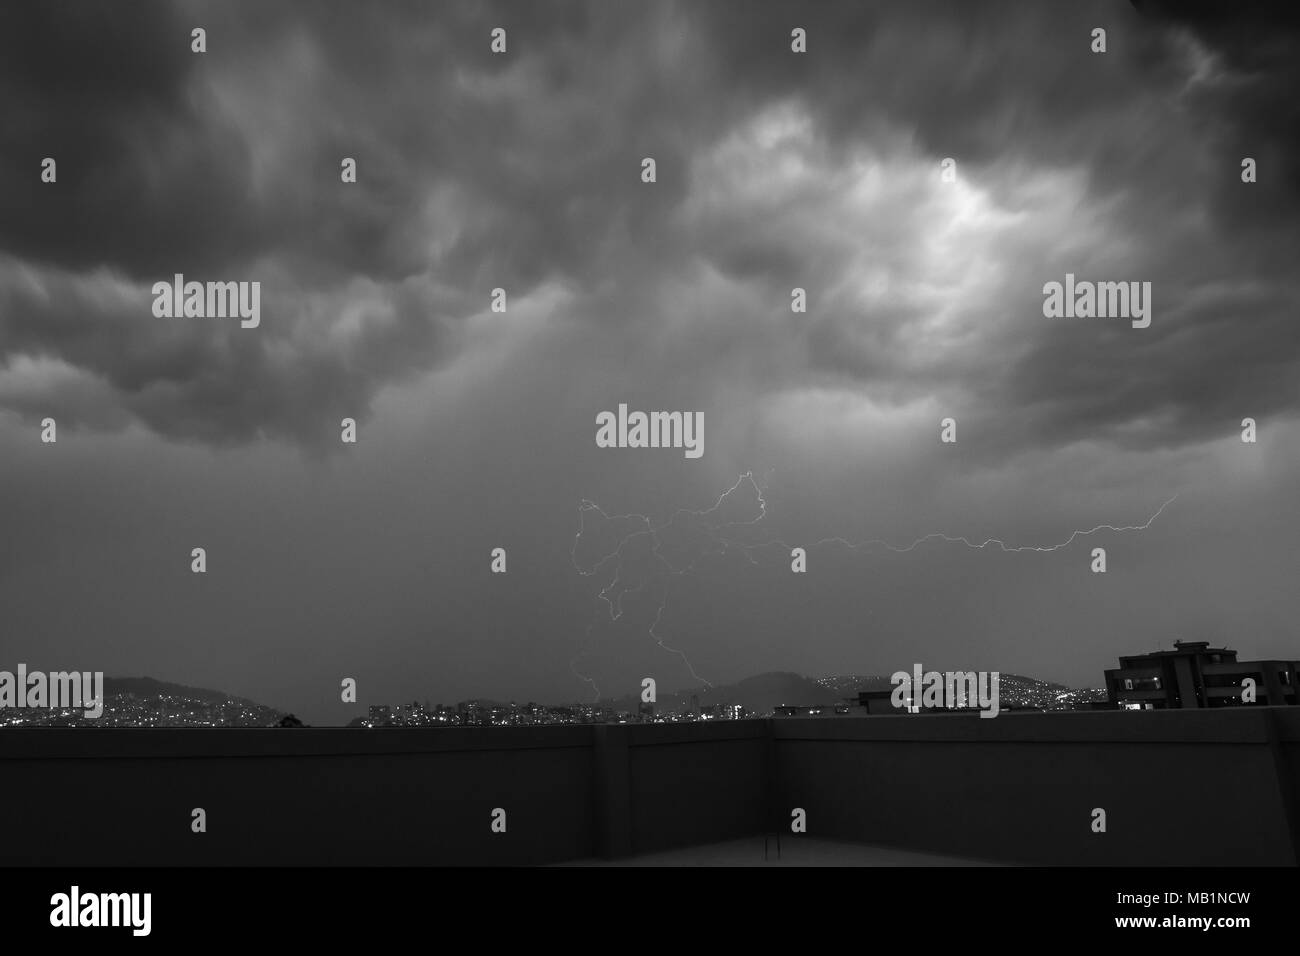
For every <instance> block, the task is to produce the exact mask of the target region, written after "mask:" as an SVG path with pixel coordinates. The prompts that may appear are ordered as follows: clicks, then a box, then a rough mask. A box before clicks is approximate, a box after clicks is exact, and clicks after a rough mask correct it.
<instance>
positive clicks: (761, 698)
mask: <svg viewBox="0 0 1300 956" xmlns="http://www.w3.org/2000/svg"><path fill="white" fill-rule="evenodd" d="M931 669H933V670H939V668H937V667H936V668H929V667H927V668H926V670H931ZM892 687H893V685H892V684H891V683H890V680H889V678H888V677H887V676H883V675H879V674H862V675H858V674H839V675H835V676H832V677H821V678H817V679H816V680H814V679H813V678H810V677H804V676H802V675H800V674H794V673H789V672H772V673H766V674H758V675H757V676H754V677H747V678H745V679H744V680H742V681H739V682H737V683H735V684H721V685H717V686H715V687H712V688H701V689H700V690H685V691H680V692H678V693H664V692H663V691H662V690H661V691H659V693H658V700H657V701H656V702H655V709H656V710H659V711H662V712H673V711H676V712H678V713H681V712H684V711H686V710H689V709H691V698H692V697H697V698H698V699H699V704H700V706H701V707H708V706H710V705H715V704H740V705H741V706H743V707H744V708H745V710H747V711H750V712H753V713H756V714H760V715H763V714H768V713H771V712H772V711H773V709H774V708H776V707H777V706H778V705H780V704H794V705H795V706H809V705H813V704H837V703H840V702H842V701H845V700H850V701H854V702H856V700H857V696H858V694H860V693H862V692H863V691H869V690H877V691H879V690H890V689H892ZM1069 690H1070V688H1068V687H1066V686H1065V685H1063V684H1054V683H1051V682H1050V681H1042V680H1038V679H1037V678H1035V677H1025V676H1024V675H1021V674H999V675H998V700H999V701H1000V702H1001V704H1002V706H1004V707H1010V706H1017V707H1047V706H1050V705H1052V704H1053V703H1054V702H1055V700H1056V698H1057V696H1058V695H1060V694H1063V693H1066V692H1067V691H1069ZM639 703H640V697H639V696H638V695H631V694H629V695H627V696H625V697H619V698H616V699H614V700H612V701H606V702H604V704H605V706H607V707H610V708H612V709H614V710H617V711H628V712H635V711H636V709H637V705H638V704H639Z"/></svg>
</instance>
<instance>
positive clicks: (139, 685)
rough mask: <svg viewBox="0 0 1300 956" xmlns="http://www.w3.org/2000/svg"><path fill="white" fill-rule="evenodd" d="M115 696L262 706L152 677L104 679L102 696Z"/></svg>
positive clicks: (241, 698)
mask: <svg viewBox="0 0 1300 956" xmlns="http://www.w3.org/2000/svg"><path fill="white" fill-rule="evenodd" d="M117 694H134V695H135V696H136V697H184V698H185V699H187V700H201V701H204V702H206V703H209V704H220V703H224V702H225V701H228V700H233V701H237V702H239V703H241V704H248V705H249V706H252V707H262V706H264V705H262V704H259V703H257V702H256V701H252V700H249V699H248V698H246V697H235V696H234V695H232V694H227V693H226V692H225V691H220V690H209V689H208V688H206V687H187V686H186V685H184V684H172V683H170V682H168V681H161V680H155V679H154V678H152V677H105V678H104V696H105V697H112V696H115V695H117ZM267 709H268V710H270V709H274V708H267Z"/></svg>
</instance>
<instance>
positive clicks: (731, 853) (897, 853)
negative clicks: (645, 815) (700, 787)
mask: <svg viewBox="0 0 1300 956" xmlns="http://www.w3.org/2000/svg"><path fill="white" fill-rule="evenodd" d="M767 850H768V858H767V859H766V860H764V859H763V837H761V836H755V837H744V838H743V839H740V840H728V841H726V842H724V843H707V844H704V845H703V846H691V847H683V848H682V849H679V850H669V851H666V852H664V853H648V854H645V855H642V856H633V857H628V858H626V859H621V860H598V859H587V860H573V861H570V862H568V863H562V864H559V865H561V866H999V865H1002V864H998V863H990V862H987V861H984V860H970V859H964V858H961V857H951V856H939V855H936V854H933V853H918V852H916V851H914V850H900V849H897V848H895V847H883V846H872V845H870V844H866V843H848V842H844V841H840V840H823V839H818V838H816V837H807V836H793V835H792V836H783V837H782V838H781V856H780V859H778V858H777V854H776V838H775V837H770V838H768V846H767Z"/></svg>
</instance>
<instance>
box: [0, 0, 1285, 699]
mask: <svg viewBox="0 0 1300 956" xmlns="http://www.w3.org/2000/svg"><path fill="white" fill-rule="evenodd" d="M990 6H992V5H982V6H981V11H980V16H978V17H975V16H972V15H969V11H968V4H966V3H964V2H959V0H953V2H950V3H946V4H937V3H914V2H899V3H885V4H874V3H873V4H864V3H860V2H856V0H855V2H846V3H830V2H824V3H816V4H808V3H800V2H789V3H776V2H766V0H763V2H746V3H743V4H742V3H719V2H698V3H697V2H679V3H657V2H656V3H623V2H609V0H592V2H590V3H573V4H559V3H547V4H545V5H539V4H524V3H497V4H492V3H482V2H473V3H468V2H467V3H438V4H428V3H420V4H416V3H389V2H384V3H376V4H367V5H366V9H365V16H364V17H361V16H359V15H357V14H356V13H355V11H356V10H357V7H356V5H355V4H345V3H306V2H288V3H275V4H265V3H255V2H238V3H219V4H218V3H210V4H169V5H166V6H164V5H160V4H153V3H131V4H114V5H111V6H110V5H106V4H90V3H84V4H79V3H78V4H43V5H35V4H23V5H21V6H19V5H13V6H8V7H4V8H3V9H2V10H0V115H2V116H3V117H4V122H3V124H0V527H2V528H3V532H2V533H0V541H2V542H3V543H2V544H0V668H8V669H13V667H14V665H15V664H16V663H18V662H25V663H26V664H27V665H28V666H29V667H32V668H43V669H46V670H61V669H78V670H102V671H104V672H105V673H107V674H109V675H120V676H135V675H148V676H152V677H155V678H159V679H162V680H168V681H176V682H179V683H183V684H191V685H197V686H201V687H212V688H220V689H223V690H226V691H229V692H231V693H233V694H238V695H241V696H245V697H249V698H252V699H254V700H257V701H259V702H262V703H265V704H267V705H270V706H272V707H277V708H280V709H283V710H291V711H293V712H295V713H297V714H298V715H300V716H301V717H303V718H304V719H306V720H308V721H311V722H315V723H321V724H325V723H345V722H347V721H348V720H349V719H351V718H352V717H355V716H358V715H360V714H362V713H363V712H364V711H365V708H366V706H367V705H369V704H384V703H398V702H400V701H410V700H413V699H419V700H421V701H423V700H425V699H426V698H427V699H429V700H432V701H442V702H452V701H455V700H457V699H462V698H468V697H476V696H482V697H489V698H494V699H498V700H511V699H514V700H519V701H524V700H537V701H548V702H564V701H571V700H592V699H594V698H596V697H597V696H602V697H614V696H620V695H626V694H628V693H630V692H632V691H634V690H635V689H636V687H637V686H638V684H639V681H640V680H641V678H642V677H644V676H653V677H655V678H656V680H657V682H658V684H659V686H660V688H661V689H663V690H664V691H672V690H688V689H690V688H691V687H702V686H705V684H706V683H707V682H712V683H723V682H730V681H736V680H739V679H741V678H745V677H748V676H750V675H754V674H758V673H761V672H764V671H772V670H782V671H795V672H798V673H801V674H806V675H810V676H822V675H828V674H889V673H891V672H893V671H896V670H900V669H905V670H910V669H911V667H912V665H913V663H914V662H920V663H923V664H924V665H925V666H926V667H930V666H934V667H940V668H950V667H963V668H976V669H987V670H999V671H1003V672H1011V673H1017V674H1027V675H1032V676H1034V677H1038V678H1042V679H1044V680H1052V681H1058V682H1061V683H1065V684H1068V685H1071V686H1076V687H1077V686H1094V687H1095V686H1100V685H1101V683H1102V671H1103V669H1104V668H1106V667H1114V666H1115V663H1116V658H1117V657H1118V655H1120V654H1127V653H1140V652H1143V651H1149V650H1154V649H1156V648H1158V647H1161V646H1164V647H1168V646H1169V645H1170V644H1171V643H1172V642H1173V641H1174V640H1176V639H1185V640H1208V641H1211V642H1213V643H1216V644H1217V643H1222V644H1226V645H1227V646H1228V647H1232V648H1236V649H1237V650H1238V651H1240V652H1241V654H1242V656H1243V658H1248V659H1251V660H1255V659H1268V658H1276V657H1287V658H1292V659H1293V658H1294V657H1295V656H1296V655H1295V647H1296V620H1297V616H1298V614H1300V589H1297V588H1296V580H1297V577H1298V575H1297V570H1298V568H1297V564H1298V561H1300V547H1298V546H1297V542H1298V541H1300V509H1297V507H1296V504H1295V493H1296V488H1297V486H1300V386H1298V385H1297V382H1300V376H1298V374H1297V373H1298V372H1300V314H1298V313H1297V304H1298V303H1300V273H1297V270H1296V267H1295V264H1296V262H1297V261H1300V234H1298V233H1297V230H1296V227H1295V222H1296V216H1297V213H1298V212H1300V209H1298V208H1297V207H1298V206H1300V168H1297V165H1296V159H1295V157H1296V151H1295V147H1296V139H1297V131H1298V130H1300V105H1298V103H1300V101H1297V99H1296V98H1295V91H1296V89H1297V88H1298V87H1300V83H1298V82H1297V81H1298V80H1300V76H1297V74H1298V73H1300V67H1297V62H1296V60H1295V59H1294V56H1293V54H1292V51H1293V50H1294V48H1295V41H1296V33H1297V29H1296V18H1295V16H1294V15H1292V19H1291V21H1290V24H1289V25H1288V23H1287V22H1279V21H1278V20H1277V19H1269V20H1267V21H1265V20H1264V19H1257V18H1255V17H1254V16H1253V14H1252V12H1251V11H1252V9H1253V8H1252V7H1251V6H1250V5H1246V6H1244V7H1243V8H1242V12H1241V13H1240V15H1239V16H1238V17H1237V18H1235V19H1234V20H1233V22H1232V23H1231V24H1224V23H1217V22H1214V21H1212V20H1203V19H1198V18H1197V17H1195V16H1192V15H1188V14H1187V13H1185V12H1184V13H1182V14H1179V15H1177V16H1175V15H1173V14H1171V13H1169V12H1168V11H1167V10H1166V9H1165V8H1164V7H1163V6H1161V5H1158V4H1147V3H1140V4H1133V3H1126V2H1113V3H1078V4H1070V5H1068V6H1067V5H1058V4H1046V3H1029V2H1025V3H1017V4H1005V5H1003V6H1002V7H994V8H993V9H989V7H990ZM1170 6H1172V5H1170ZM999 9H1000V10H1004V11H1005V13H1004V15H998V13H997V10H999ZM1178 9H1179V10H1181V11H1195V10H1196V9H1197V5H1196V4H1186V5H1179V6H1178ZM195 27H202V28H204V29H205V30H206V36H207V47H206V52H203V53H201V54H199V53H194V52H192V50H191V45H190V44H191V30H192V29H193V28H195ZM494 27H502V28H504V29H505V30H506V31H507V33H508V46H507V49H506V52H504V53H500V54H496V53H493V52H492V50H491V48H490V42H491V36H490V35H491V31H492V30H493V28H494ZM796 27H797V28H802V29H804V30H806V36H807V52H806V53H802V54H800V53H794V52H792V49H791V31H792V29H794V28H796ZM1096 27H1103V28H1105V29H1106V31H1107V49H1106V52H1105V53H1094V52H1093V51H1092V50H1091V49H1090V42H1091V41H1090V33H1091V31H1092V30H1093V29H1094V28H1096ZM46 157H52V158H54V159H56V160H57V180H56V181H54V182H44V181H42V160H43V159H44V158H46ZM646 157H652V158H653V159H654V160H655V164H656V178H655V181H654V182H645V181H643V159H644V158H646ZM1247 157H1249V158H1252V159H1253V160H1255V163H1256V165H1257V180H1256V181H1255V182H1243V167H1242V161H1243V159H1245V158H1247ZM344 158H353V159H355V162H356V182H355V183H349V182H343V181H342V180H341V176H340V164H341V162H342V161H343V160H344ZM947 158H952V159H953V160H955V181H945V180H944V178H943V176H942V175H941V162H942V161H943V160H945V159H947ZM176 274H183V275H184V276H185V278H186V279H187V280H191V279H192V280H196V281H201V282H207V281H221V282H245V281H254V280H256V281H258V282H260V283H261V315H260V324H258V325H257V327H255V328H244V327H241V323H240V321H239V320H238V319H237V318H216V317H184V316H176V317H170V318H160V317H158V316H157V315H156V314H155V312H154V311H153V308H154V300H155V294H154V293H153V291H152V288H153V286H154V284H155V283H157V282H164V283H167V284H170V283H171V282H172V280H173V276H174V275H176ZM1067 274H1069V275H1072V276H1076V277H1078V278H1079V279H1080V280H1095V281H1102V280H1114V281H1124V282H1130V281H1131V282H1139V283H1144V282H1149V283H1151V290H1152V291H1151V298H1150V300H1149V302H1148V304H1149V306H1150V319H1151V321H1150V325H1149V326H1148V327H1145V328H1140V327H1135V325H1133V324H1130V322H1129V321H1128V319H1126V318H1080V317H1071V318H1049V317H1046V316H1045V315H1044V285H1045V284H1046V283H1049V282H1053V281H1055V282H1064V281H1065V278H1066V276H1067ZM796 288H800V289H803V290H805V291H806V303H807V308H806V312H795V311H792V290H793V289H796ZM494 289H502V290H504V292H505V299H506V303H507V304H506V307H505V311H494V310H493V308H492V306H493V300H494V293H493V290H494ZM621 403H622V404H626V405H627V406H628V408H630V409H633V410H645V411H651V410H671V411H681V412H687V413H693V412H699V413H702V416H703V432H702V439H703V454H702V455H701V456H700V457H698V458H691V457H688V456H687V455H685V454H683V451H682V450H681V449H680V448H602V447H598V446H597V442H596V434H597V416H598V415H599V414H600V413H602V412H604V411H616V410H617V409H618V407H619V405H620V404H621ZM47 418H52V419H54V420H55V422H56V423H57V441H55V442H48V441H42V429H43V425H42V422H43V421H44V420H45V419H47ZM345 418H352V419H355V421H356V423H357V424H356V442H355V443H345V442H343V441H341V440H340V433H341V425H340V423H341V421H342V420H343V419H345ZM946 418H952V419H953V420H955V423H956V424H955V433H956V441H955V442H944V441H941V426H940V423H941V421H942V420H944V419H946ZM1246 418H1251V419H1253V420H1254V421H1255V422H1256V423H1257V440H1256V441H1255V442H1244V441H1243V440H1242V431H1243V424H1242V423H1243V419H1246ZM744 476H752V477H748V478H746V477H744ZM732 488H734V489H735V491H734V492H733V493H732V494H730V495H726V496H725V497H723V498H722V500H721V502H720V501H719V499H720V496H723V495H724V492H727V491H728V489H732ZM1171 499H1172V500H1171ZM584 502H588V503H589V504H588V505H586V506H584ZM715 505H718V507H717V510H715V511H711V512H710V513H709V514H708V515H705V516H703V517H700V516H696V515H692V514H689V513H684V512H682V511H680V510H679V509H685V512H698V511H704V510H706V509H712V508H713V507H714V506H715ZM1162 506H1163V510H1161V509H1162ZM597 509H599V510H597ZM1157 512H1159V514H1158V517H1156V515H1157ZM622 514H634V515H640V516H645V518H647V519H649V520H650V521H651V522H652V523H653V525H654V527H655V528H659V527H661V526H664V530H663V531H662V532H660V533H659V534H657V535H655V536H653V537H652V536H649V535H641V536H640V537H638V538H636V539H632V540H629V541H628V542H627V544H626V547H625V548H624V550H623V551H622V552H620V553H619V554H618V555H617V556H615V557H614V558H612V559H609V560H607V561H605V562H604V563H603V564H602V563H600V559H601V558H602V557H603V556H605V555H608V554H609V553H610V552H611V551H612V550H613V548H615V547H617V545H618V544H619V542H620V541H621V540H623V538H624V537H625V536H627V535H629V534H630V533H632V532H634V531H637V530H642V529H643V528H644V527H645V522H644V519H643V518H637V517H633V518H623V519H617V518H608V517H605V516H615V515H622ZM1153 517H1154V520H1152V519H1153ZM670 521H671V522H672V523H671V524H669V522H670ZM1099 526H1111V528H1136V527H1137V526H1142V527H1141V529H1140V530H1120V531H1115V530H1108V529H1106V528H1102V529H1101V530H1097V531H1095V532H1093V533H1090V534H1087V535H1082V536H1078V535H1075V533H1076V532H1085V531H1091V529H1096V528H1098V527H1099ZM579 532H582V533H581V536H580V537H579V536H578V535H579ZM933 534H938V535H943V536H948V538H944V537H935V538H928V539H927V540H924V541H922V540H921V539H923V538H926V537H927V536H929V535H933ZM957 538H964V539H966V540H965V541H960V540H949V539H957ZM827 539H843V540H844V541H847V542H850V543H858V542H877V543H874V544H863V545H862V546H861V547H846V546H845V544H844V543H842V542H837V541H834V540H827ZM987 539H997V542H1000V543H992V544H989V545H987V546H985V547H982V548H981V547H972V546H971V545H972V544H974V545H978V544H980V543H983V542H985V541H986V540H987ZM724 543H725V544H726V546H725V547H724V546H723V544H724ZM913 544H915V545H916V546H915V547H912V545H913ZM1058 545H1061V547H1056V546H1058ZM797 546H801V547H804V548H806V550H807V572H806V573H804V574H795V573H792V571H791V554H790V549H791V548H793V547H797ZM200 547H201V548H203V549H205V551H206V556H207V569H206V572H205V573H202V574H196V573H193V572H192V570H191V551H192V549H194V548H200ZM1096 547H1102V548H1105V549H1106V552H1107V569H1106V572H1105V573H1104V574H1103V573H1093V572H1092V571H1091V570H1090V563H1091V561H1092V558H1091V555H1090V552H1091V550H1092V549H1093V548H1096ZM496 548H503V549H505V552H506V554H507V562H508V563H507V570H506V573H493V571H492V552H493V549H496ZM1017 549H1023V550H1017ZM1033 549H1039V550H1033ZM661 559H662V560H661ZM665 562H667V563H665ZM670 566H671V568H672V569H673V571H669V570H668V568H669V567H670ZM674 571H680V572H681V573H673V572H674ZM586 572H589V573H586ZM606 587H612V588H613V591H612V592H606V596H605V599H602V597H601V594H602V589H604V588H606ZM611 593H613V594H622V595H623V599H622V601H621V603H620V602H617V601H616V600H614V599H611V598H610V594H611ZM615 606H617V608H618V610H620V611H621V614H620V615H618V616H617V619H615V616H614V615H613V614H611V608H612V607H615ZM652 626H653V628H654V630H653V632H652V630H651V628H652ZM345 677H353V678H356V680H357V688H358V702H357V703H356V704H344V703H341V702H340V694H339V686H340V681H341V680H342V679H343V678H345Z"/></svg>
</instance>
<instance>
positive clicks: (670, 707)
mask: <svg viewBox="0 0 1300 956" xmlns="http://www.w3.org/2000/svg"><path fill="white" fill-rule="evenodd" d="M657 696H658V700H657V701H656V702H655V708H656V709H657V710H662V711H679V712H681V711H685V710H688V709H690V707H691V698H692V697H696V698H698V699H699V704H700V706H701V707H709V706H713V705H716V704H740V705H741V706H742V707H744V708H745V710H747V711H751V712H753V713H757V714H767V713H770V712H771V711H772V710H773V709H774V708H775V707H777V706H778V705H779V704H794V705H796V706H808V705H811V704H833V703H837V702H838V701H839V700H840V698H841V697H845V696H848V695H847V694H840V693H839V692H837V691H833V690H830V689H828V688H826V687H823V686H822V685H821V684H819V683H818V682H817V681H815V680H812V679H811V678H808V677H803V676H801V675H799V674H793V673H788V672H773V673H767V674H758V675H756V676H754V677H746V678H745V679H744V680H742V681H739V682H738V683H735V684H719V685H716V686H714V687H711V688H704V687H702V688H700V689H699V690H686V691H681V692H679V693H675V694H673V693H663V692H659V693H658V695H657ZM640 702H641V698H640V696H639V695H632V694H629V695H628V696H626V697H619V698H616V699H614V700H611V701H608V702H606V704H605V706H607V707H612V708H613V709H614V710H626V711H635V710H636V709H637V706H638V705H639V704H640Z"/></svg>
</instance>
